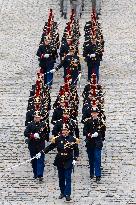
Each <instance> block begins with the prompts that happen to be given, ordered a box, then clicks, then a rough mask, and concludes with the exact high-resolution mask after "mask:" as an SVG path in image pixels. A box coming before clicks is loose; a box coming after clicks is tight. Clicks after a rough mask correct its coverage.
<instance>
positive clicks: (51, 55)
mask: <svg viewBox="0 0 136 205" xmlns="http://www.w3.org/2000/svg"><path fill="white" fill-rule="evenodd" d="M37 56H38V57H39V61H40V63H39V66H40V67H41V68H42V69H43V72H44V84H47V85H48V86H50V87H51V85H52V82H53V73H51V72H50V71H51V70H52V69H53V67H54V63H55V62H56V57H57V53H56V48H54V47H53V46H52V44H51V39H50V37H49V35H48V36H44V43H43V44H41V45H40V46H39V49H38V51H37Z"/></svg>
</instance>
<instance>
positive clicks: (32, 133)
mask: <svg viewBox="0 0 136 205" xmlns="http://www.w3.org/2000/svg"><path fill="white" fill-rule="evenodd" d="M49 132H50V130H49V126H48V123H46V121H42V118H41V114H40V113H39V112H35V114H34V120H33V121H32V122H31V123H29V124H28V126H27V127H26V129H25V131H24V136H25V138H26V139H25V142H26V143H28V149H29V151H30V156H31V158H32V157H34V156H35V155H36V154H37V153H38V152H40V151H41V150H42V149H44V148H45V140H46V141H49ZM32 168H33V174H34V179H37V178H38V179H39V181H42V180H43V172H44V153H42V154H41V156H40V158H39V159H36V158H35V159H33V160H32Z"/></svg>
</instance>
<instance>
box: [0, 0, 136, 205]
mask: <svg viewBox="0 0 136 205" xmlns="http://www.w3.org/2000/svg"><path fill="white" fill-rule="evenodd" d="M85 4H86V6H85V11H84V13H83V16H82V20H81V21H80V26H81V28H80V29H81V33H82V37H81V39H80V41H81V44H80V52H81V53H82V49H81V48H82V44H83V41H84V39H83V26H84V24H85V21H86V20H88V18H89V17H90V10H91V5H90V1H89V0H85ZM50 7H51V8H53V10H54V11H55V17H56V20H57V21H59V22H60V25H59V27H60V32H61V33H62V31H63V29H64V25H65V23H66V21H65V20H62V19H61V18H60V14H59V6H58V1H57V0H54V1H53V0H51V1H49V2H48V1H47V0H44V1H43V0H0V12H1V14H0V15H1V18H0V39H1V41H0V44H1V45H0V66H1V67H0V68H1V69H0V76H1V78H0V94H1V95H0V114H1V118H0V177H1V178H0V205H32V204H33V205H37V204H38V205H43V204H47V205H62V204H65V202H64V200H58V195H59V188H58V179H57V170H56V168H54V167H53V165H52V163H53V160H54V156H55V152H54V151H53V152H51V154H47V155H46V162H45V175H44V183H42V184H38V182H37V181H34V180H32V170H31V165H30V164H29V163H28V164H25V165H22V166H20V167H18V168H16V169H14V170H12V171H9V170H8V171H5V169H6V168H7V167H10V166H12V165H15V164H16V163H19V162H23V161H25V160H27V159H29V152H28V149H27V145H25V144H24V136H23V131H24V128H25V127H24V122H25V114H26V107H27V100H28V96H29V90H30V89H31V85H32V84H33V83H34V81H35V73H36V69H37V67H38V61H37V57H36V55H35V53H36V51H37V48H38V44H39V41H40V36H41V33H42V28H43V26H44V22H45V21H46V20H47V14H48V9H49V8H50ZM135 17H136V5H135V1H134V0H130V1H128V0H121V1H118V0H105V1H103V2H102V15H101V17H100V22H101V23H102V28H103V33H104V38H105V53H104V60H103V62H102V65H101V78H100V80H101V83H102V85H103V86H104V90H105V92H106V94H105V110H106V115H107V132H106V141H105V145H104V149H103V158H102V162H103V171H102V180H101V183H100V184H96V183H95V181H90V179H89V172H88V161H87V155H86V152H85V147H84V139H83V137H82V125H81V123H80V131H81V134H80V136H81V138H82V143H81V145H80V158H79V161H78V163H77V166H76V169H75V173H74V175H73V187H72V198H73V201H72V202H71V204H73V205H134V204H136V107H135V102H136V67H135V62H136V50H135V48H136V36H135V32H136V24H135ZM82 69H83V75H82V80H81V88H79V89H78V92H79V95H81V92H82V90H83V88H84V85H85V83H86V78H87V75H86V72H87V70H86V65H85V64H84V62H82ZM62 73H63V71H62V70H61V71H59V72H58V73H55V78H54V85H53V90H52V93H51V95H52V101H54V100H55V98H56V95H57V93H58V89H59V86H58V85H60V84H61V83H62V82H63V79H62ZM80 101H81V106H80V115H79V121H80V119H81V108H82V97H81V96H80Z"/></svg>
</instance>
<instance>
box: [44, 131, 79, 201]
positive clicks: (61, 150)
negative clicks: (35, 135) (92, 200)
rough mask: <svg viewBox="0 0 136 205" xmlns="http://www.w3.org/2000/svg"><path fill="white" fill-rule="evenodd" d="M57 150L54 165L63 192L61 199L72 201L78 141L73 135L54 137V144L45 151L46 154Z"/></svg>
mask: <svg viewBox="0 0 136 205" xmlns="http://www.w3.org/2000/svg"><path fill="white" fill-rule="evenodd" d="M54 148H57V152H58V153H57V155H56V157H55V161H54V165H55V166H57V169H58V177H59V187H60V191H61V195H60V198H63V197H64V196H65V197H66V200H67V201H69V200H70V195H71V173H72V167H73V160H77V158H78V156H79V150H78V145H77V140H76V138H74V137H73V136H71V135H67V136H63V135H59V136H57V137H53V139H52V143H51V144H50V145H49V146H48V147H46V148H45V149H44V153H45V154H46V153H48V152H49V151H51V150H53V149H54Z"/></svg>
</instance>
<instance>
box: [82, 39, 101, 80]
mask: <svg viewBox="0 0 136 205" xmlns="http://www.w3.org/2000/svg"><path fill="white" fill-rule="evenodd" d="M97 48H98V47H97V45H96V44H92V43H91V42H89V43H88V44H87V45H85V47H84V50H83V56H84V57H85V60H86V62H87V66H88V80H90V78H91V75H92V73H96V75H97V82H98V81H99V66H100V56H99V53H98V52H97Z"/></svg>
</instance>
